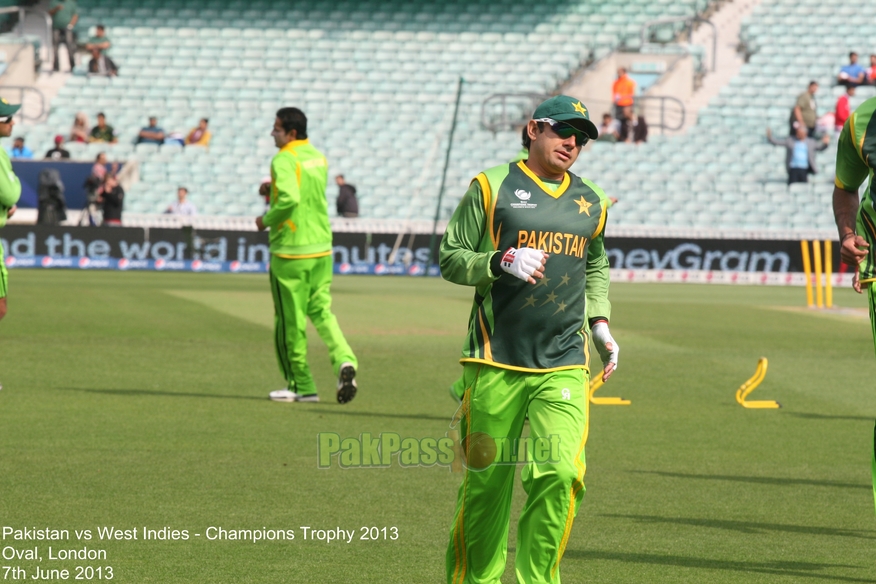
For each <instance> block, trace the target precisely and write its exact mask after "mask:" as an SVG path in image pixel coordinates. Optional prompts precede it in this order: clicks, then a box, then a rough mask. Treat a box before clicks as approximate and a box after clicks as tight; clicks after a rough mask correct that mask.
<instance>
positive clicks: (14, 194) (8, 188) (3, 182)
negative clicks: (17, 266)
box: [0, 98, 21, 320]
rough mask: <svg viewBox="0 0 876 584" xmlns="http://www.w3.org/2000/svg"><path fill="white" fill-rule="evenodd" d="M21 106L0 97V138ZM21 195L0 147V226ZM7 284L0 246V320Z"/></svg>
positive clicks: (16, 180) (6, 156) (8, 216)
mask: <svg viewBox="0 0 876 584" xmlns="http://www.w3.org/2000/svg"><path fill="white" fill-rule="evenodd" d="M19 108H21V104H15V105H13V104H11V103H9V102H8V101H6V100H5V99H3V98H0V138H8V137H9V136H11V135H12V127H13V126H14V125H15V121H14V120H13V118H12V116H13V114H15V112H17V111H18V110H19ZM20 196H21V182H20V181H19V180H18V177H17V176H15V173H14V172H12V162H11V161H10V160H9V155H8V154H7V153H6V150H5V149H4V148H0V227H3V226H4V225H6V220H7V219H8V218H10V217H12V215H13V213H15V209H16V207H15V204H16V203H18V198H19V197H20ZM8 286H9V272H7V271H6V261H5V260H4V258H3V247H2V246H0V320H2V319H3V317H4V316H6V293H7V291H8Z"/></svg>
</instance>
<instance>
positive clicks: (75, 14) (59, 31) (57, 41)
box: [49, 0, 79, 71]
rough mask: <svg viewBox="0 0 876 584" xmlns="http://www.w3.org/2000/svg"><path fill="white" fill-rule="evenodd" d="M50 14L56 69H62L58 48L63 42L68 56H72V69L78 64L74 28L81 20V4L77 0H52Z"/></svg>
mask: <svg viewBox="0 0 876 584" xmlns="http://www.w3.org/2000/svg"><path fill="white" fill-rule="evenodd" d="M49 14H50V15H51V16H52V47H54V50H53V51H52V52H53V53H54V54H55V63H54V70H55V71H60V70H61V67H60V66H59V64H58V53H59V51H58V49H59V48H60V47H61V43H63V44H64V45H65V46H66V47H67V56H68V57H69V58H70V70H71V71H72V70H73V68H74V67H75V66H76V61H75V60H74V58H73V57H74V55H75V54H76V41H75V39H74V38H73V29H74V28H75V27H76V22H77V21H78V20H79V6H78V5H77V4H76V0H52V3H51V5H50V6H49Z"/></svg>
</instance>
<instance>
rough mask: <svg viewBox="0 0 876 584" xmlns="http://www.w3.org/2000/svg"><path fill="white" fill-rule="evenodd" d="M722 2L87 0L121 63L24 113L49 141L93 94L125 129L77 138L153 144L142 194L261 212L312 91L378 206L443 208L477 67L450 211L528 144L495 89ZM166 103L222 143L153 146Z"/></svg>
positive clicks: (318, 139)
mask: <svg viewBox="0 0 876 584" xmlns="http://www.w3.org/2000/svg"><path fill="white" fill-rule="evenodd" d="M706 3H707V0H697V1H696V2H695V3H676V2H669V1H667V0H661V1H659V2H656V3H654V2H645V1H644V0H614V1H611V2H608V1H602V0H596V1H594V0H574V1H566V2H561V3H547V4H541V5H532V4H525V3H524V4H521V3H517V2H513V1H511V0H492V1H485V0H481V1H480V2H461V1H457V2H446V3H438V2H402V1H401V0H396V1H385V0H371V1H368V0H366V1H363V2H351V1H342V2H337V3H332V4H331V5H326V6H325V7H321V6H320V5H314V4H313V3H306V2H302V1H300V0H299V1H293V2H290V3H285V4H281V3H278V2H270V1H266V0H253V1H246V2H244V1H242V0H230V1H219V0H195V1H190V2H189V1H187V2H182V1H181V0H138V1H136V2H135V1H133V0H82V1H81V2H80V6H81V11H82V18H81V25H82V27H84V28H87V27H91V26H94V25H95V24H97V23H99V22H100V23H103V24H105V25H106V26H107V27H108V36H109V37H110V38H111V39H112V41H113V48H112V51H111V56H112V58H113V59H114V60H115V61H116V62H117V63H118V64H119V66H120V75H119V77H117V78H114V79H105V78H96V77H91V78H89V77H86V76H84V75H75V76H73V77H71V78H70V80H69V81H68V83H67V84H66V86H65V87H64V88H63V89H62V91H61V92H60V94H59V95H58V97H57V98H55V99H54V100H53V102H52V111H51V113H50V115H49V119H48V122H47V123H45V124H40V125H36V126H32V127H25V128H22V127H19V128H18V130H19V131H20V132H22V133H23V134H24V135H26V137H27V141H28V144H29V145H30V146H31V147H32V148H33V149H34V150H35V151H36V152H39V151H40V150H48V149H49V148H50V147H51V137H52V136H53V135H54V134H56V133H59V132H60V133H66V132H67V131H68V130H69V128H70V125H71V123H72V120H73V117H74V115H75V113H76V112H77V111H84V112H86V113H87V114H88V115H89V117H90V118H91V121H92V122H94V117H95V114H96V113H97V112H98V111H103V112H105V113H106V114H107V118H108V121H109V123H110V124H111V125H113V126H114V127H115V129H116V130H117V132H118V134H119V144H118V145H116V146H106V145H88V146H74V147H73V148H71V152H73V155H74V156H75V157H76V158H80V159H93V157H94V156H95V155H96V154H97V152H99V151H103V150H106V151H107V152H108V154H109V156H110V158H111V159H116V160H125V159H129V158H131V157H132V156H136V158H137V159H138V160H140V161H141V163H142V169H141V178H142V182H140V183H138V184H137V185H135V186H134V188H133V189H132V191H131V192H130V193H129V196H128V203H127V209H128V210H129V211H136V212H160V211H161V210H162V209H163V208H165V207H166V205H167V204H168V203H169V202H171V201H172V200H173V197H174V192H175V186H176V185H177V184H185V185H186V186H188V187H189V188H190V189H191V191H192V200H193V201H194V202H195V203H196V204H197V205H198V206H199V207H200V210H201V212H202V213H208V214H222V215H228V214H238V213H248V214H254V213H257V212H259V211H260V210H261V208H262V207H261V202H260V201H259V199H258V197H257V196H256V191H257V186H258V183H259V182H260V180H261V178H262V177H263V176H265V175H266V174H267V172H268V161H269V160H270V157H271V155H272V154H273V153H274V151H275V149H274V147H273V142H272V139H271V138H270V136H269V132H270V127H271V124H272V120H273V113H274V111H276V109H277V108H278V107H280V106H282V105H298V106H300V107H301V108H302V109H303V110H304V111H305V112H306V113H307V114H308V116H309V118H310V120H311V127H310V128H311V129H310V136H311V139H312V141H313V142H314V143H315V144H316V145H317V146H318V147H320V148H321V149H323V150H324V151H325V153H326V154H327V156H328V158H329V161H330V165H331V171H332V172H333V173H335V172H341V173H344V174H345V175H346V176H347V179H348V181H349V182H351V183H353V184H356V185H357V187H358V189H359V194H360V208H361V209H362V212H363V215H365V216H370V217H378V218H380V217H388V218H427V217H431V216H432V215H433V214H434V208H435V204H436V198H437V190H438V185H439V183H440V177H441V167H442V164H443V159H444V149H445V147H446V144H447V139H448V134H449V130H450V124H451V116H452V110H453V102H454V98H455V93H456V88H457V80H458V78H459V76H460V75H461V76H464V78H465V79H466V84H465V86H464V91H463V98H462V108H461V114H460V120H459V124H458V126H457V134H456V140H455V141H454V148H453V155H452V159H451V166H450V173H449V176H448V183H447V184H448V186H447V189H446V193H447V198H446V200H445V201H446V202H445V205H444V209H443V215H444V216H447V214H448V213H449V211H450V209H452V208H453V206H455V203H456V201H457V200H458V198H459V196H460V195H461V194H462V192H464V190H465V188H466V185H467V183H468V181H469V180H470V179H471V177H472V176H473V174H474V173H476V172H477V171H479V170H480V169H482V168H484V167H486V166H491V165H494V164H497V163H499V162H501V161H502V160H504V159H506V158H507V157H509V156H510V155H512V154H513V153H514V152H516V150H517V149H518V141H519V137H518V135H517V133H516V132H503V133H499V134H496V135H493V134H491V133H489V132H486V131H484V130H482V129H481V127H480V106H481V103H482V102H483V100H484V99H485V98H486V97H488V96H489V95H491V94H493V93H497V92H534V93H548V92H551V91H553V90H555V89H556V88H557V87H558V86H559V85H560V84H561V83H562V82H563V81H564V80H565V79H567V78H568V77H569V75H570V74H571V73H572V72H574V71H575V70H576V69H577V68H578V67H580V65H581V63H582V62H583V61H584V60H586V59H587V58H590V57H600V56H602V55H605V54H608V53H609V52H610V51H612V50H614V49H615V48H616V47H617V46H618V45H619V44H621V43H623V42H632V39H635V38H637V37H638V35H639V32H640V29H641V26H642V24H643V23H644V22H646V21H648V20H653V19H654V18H657V17H660V16H666V15H686V14H692V13H693V11H694V10H695V9H702V8H703V7H704V6H705V5H706ZM314 6H316V7H317V8H315V9H314ZM149 115H156V116H157V117H158V118H159V124H160V125H161V126H162V127H163V128H164V129H165V130H167V131H180V132H187V131H188V130H189V129H190V128H191V127H193V126H194V125H195V124H196V122H197V120H198V118H200V117H208V118H210V127H211V130H212V133H213V141H212V143H211V146H210V148H209V150H203V149H198V148H186V149H185V150H183V151H179V150H178V149H175V148H168V147H162V148H154V147H143V146H136V147H135V146H134V145H133V142H134V138H135V136H136V134H137V132H138V131H139V129H140V128H141V127H142V126H144V125H146V118H147V117H148V116H149ZM329 193H330V194H329V197H330V198H331V199H333V189H330V190H329Z"/></svg>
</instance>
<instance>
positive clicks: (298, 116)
mask: <svg viewBox="0 0 876 584" xmlns="http://www.w3.org/2000/svg"><path fill="white" fill-rule="evenodd" d="M277 117H278V118H279V119H280V125H281V126H283V131H284V132H286V133H287V134H288V133H289V132H291V131H292V130H295V132H296V137H297V138H298V139H299V140H304V139H305V138H307V116H305V115H304V112H303V111H301V110H300V109H298V108H297V107H284V108H281V109H278V110H277Z"/></svg>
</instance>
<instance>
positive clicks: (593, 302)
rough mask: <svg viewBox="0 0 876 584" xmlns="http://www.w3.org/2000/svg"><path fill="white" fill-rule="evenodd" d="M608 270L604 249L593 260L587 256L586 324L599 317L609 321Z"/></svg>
mask: <svg viewBox="0 0 876 584" xmlns="http://www.w3.org/2000/svg"><path fill="white" fill-rule="evenodd" d="M609 270H610V265H609V263H608V256H606V255H605V249H604V248H603V249H602V253H601V254H597V255H596V256H595V257H593V258H591V257H590V256H589V254H588V258H587V284H586V286H585V295H586V298H587V320H588V322H590V321H592V320H593V319H595V318H600V317H601V318H604V319H606V320H610V319H611V302H610V301H609V300H608V287H609V280H610V278H609Z"/></svg>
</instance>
